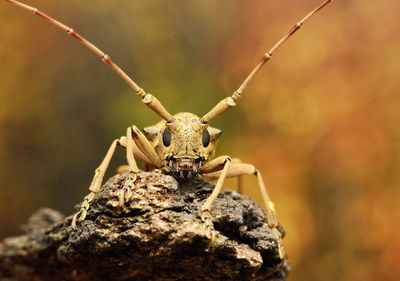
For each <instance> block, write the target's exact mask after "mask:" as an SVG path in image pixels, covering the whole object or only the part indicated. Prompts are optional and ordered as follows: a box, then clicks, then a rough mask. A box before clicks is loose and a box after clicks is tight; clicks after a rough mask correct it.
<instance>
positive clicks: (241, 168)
mask: <svg viewBox="0 0 400 281" xmlns="http://www.w3.org/2000/svg"><path fill="white" fill-rule="evenodd" d="M243 175H255V176H256V177H257V181H258V187H259V189H260V192H261V195H262V199H263V202H264V206H265V215H266V221H267V225H268V226H269V228H270V229H271V230H272V232H273V234H274V236H275V238H276V240H277V241H278V252H279V257H280V258H281V259H282V260H283V259H284V258H285V256H286V254H285V250H284V247H283V242H282V239H283V233H282V232H281V231H280V230H279V224H278V220H277V218H276V212H275V205H274V203H273V202H272V201H271V199H270V197H269V194H268V191H267V188H266V187H265V184H264V180H263V178H262V176H261V173H260V171H259V170H257V169H256V168H255V167H254V166H253V165H251V164H245V163H237V162H235V163H232V165H231V166H230V167H229V170H228V172H227V174H226V177H228V178H231V177H239V176H243ZM221 176H222V172H221V171H215V172H211V173H206V174H203V177H204V178H206V179H217V178H220V177H221Z"/></svg>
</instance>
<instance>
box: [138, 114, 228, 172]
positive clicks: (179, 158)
mask: <svg viewBox="0 0 400 281" xmlns="http://www.w3.org/2000/svg"><path fill="white" fill-rule="evenodd" d="M144 132H145V134H146V136H147V138H148V139H149V140H150V142H152V144H153V147H155V150H156V152H157V154H158V155H159V157H160V159H162V160H163V162H164V166H165V167H166V168H167V169H168V170H169V172H170V173H172V175H173V176H174V177H175V178H178V179H190V178H193V177H194V176H195V175H196V174H197V172H198V170H199V169H200V167H201V166H202V165H203V163H204V162H206V161H207V160H208V159H209V158H210V157H211V156H212V155H213V153H214V151H215V148H216V145H217V142H218V139H219V136H220V135H221V131H220V130H218V129H216V128H213V127H211V126H209V125H208V124H206V123H204V122H202V121H201V119H200V117H198V116H196V115H194V114H193V113H188V112H183V113H178V114H175V115H174V116H173V119H172V120H171V121H168V122H167V121H164V120H163V121H160V122H159V123H157V124H156V125H154V126H151V127H147V128H145V129H144Z"/></svg>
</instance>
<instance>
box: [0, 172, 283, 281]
mask: <svg viewBox="0 0 400 281" xmlns="http://www.w3.org/2000/svg"><path fill="white" fill-rule="evenodd" d="M138 176H139V177H138V180H137V181H136V183H135V186H134V187H133V195H132V197H131V198H130V200H128V202H125V203H124V204H123V206H122V207H121V206H120V199H119V192H120V190H121V189H122V187H123V185H124V182H125V178H126V174H122V175H116V176H114V177H112V178H110V179H109V180H108V181H107V182H106V183H105V184H104V186H103V187H102V189H101V192H99V193H98V194H97V195H96V196H95V198H94V200H93V201H92V203H91V205H90V209H89V211H88V214H87V217H86V219H85V221H83V222H81V223H80V224H79V225H78V227H77V229H76V230H73V229H72V228H71V226H70V225H71V219H72V217H71V216H69V217H66V218H65V217H64V216H63V215H62V214H60V213H59V212H57V211H55V210H51V209H41V210H39V211H37V212H36V213H35V214H33V215H32V216H31V217H30V219H29V221H28V224H27V226H25V227H24V230H25V232H26V233H25V234H24V235H21V236H18V237H12V238H6V239H5V240H3V241H2V243H1V244H0V279H1V280H138V281H139V280H160V281H161V280H276V281H278V280H285V276H286V274H287V272H288V271H289V266H288V263H287V260H285V261H283V262H281V261H280V260H279V254H278V251H277V242H276V240H275V237H274V235H273V234H272V232H271V230H270V229H269V228H268V226H267V225H266V223H265V216H264V212H263V211H262V209H261V208H260V207H258V206H257V205H256V204H255V203H254V202H253V201H251V200H250V199H248V198H247V197H245V196H242V195H240V194H238V193H237V192H235V191H224V192H222V193H221V194H220V195H219V196H218V198H217V200H216V201H215V203H214V205H213V209H212V215H213V218H214V225H215V229H216V230H217V232H218V235H217V237H216V241H215V243H214V244H213V245H212V244H211V243H210V240H209V239H207V237H206V235H205V232H204V230H203V227H202V224H201V220H200V218H199V210H200V206H201V205H202V204H203V203H204V201H205V199H206V198H207V197H208V195H209V194H210V193H211V191H212V190H213V188H214V185H213V184H212V183H210V182H208V181H205V180H202V179H197V180H195V181H193V182H188V183H180V184H178V182H176V180H175V179H174V178H172V177H171V176H167V175H163V174H161V173H159V172H140V174H139V175H138Z"/></svg>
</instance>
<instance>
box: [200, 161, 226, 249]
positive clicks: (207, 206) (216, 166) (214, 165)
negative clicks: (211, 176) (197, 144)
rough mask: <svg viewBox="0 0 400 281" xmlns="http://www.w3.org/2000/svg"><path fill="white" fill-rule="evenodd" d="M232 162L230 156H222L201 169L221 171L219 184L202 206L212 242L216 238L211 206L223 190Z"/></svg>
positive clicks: (207, 231)
mask: <svg viewBox="0 0 400 281" xmlns="http://www.w3.org/2000/svg"><path fill="white" fill-rule="evenodd" d="M230 164H231V158H230V157H229V156H220V157H217V158H216V159H214V160H212V161H210V162H208V163H207V164H205V165H204V166H203V167H202V168H201V169H200V173H208V172H213V171H218V170H219V171H220V175H219V178H218V181H217V184H216V185H215V187H214V190H213V192H212V193H211V195H210V196H209V197H208V198H207V200H206V202H205V203H204V204H203V206H201V214H200V216H201V221H202V222H203V226H204V229H205V231H206V236H207V237H208V238H209V239H211V240H212V242H214V239H215V232H214V224H213V221H212V215H211V206H212V204H213V202H214V201H215V199H216V198H217V196H218V194H219V193H220V192H221V189H222V186H223V184H224V181H225V178H226V175H227V172H228V169H229V165H230ZM221 167H222V170H221Z"/></svg>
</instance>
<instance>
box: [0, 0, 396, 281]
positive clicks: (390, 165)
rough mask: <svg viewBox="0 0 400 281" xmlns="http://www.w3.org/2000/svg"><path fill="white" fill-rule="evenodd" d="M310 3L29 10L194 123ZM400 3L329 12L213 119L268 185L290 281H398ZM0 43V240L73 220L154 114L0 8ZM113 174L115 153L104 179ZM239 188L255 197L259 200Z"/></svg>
mask: <svg viewBox="0 0 400 281" xmlns="http://www.w3.org/2000/svg"><path fill="white" fill-rule="evenodd" d="M318 2H319V1H316V0H313V1H310V0H298V1H266V0H264V1H263V0H252V1H245V0H235V1H233V0H231V1H227V0H222V1H215V0H206V1H201V0H193V1H183V0H179V1H178V0H176V1H154V0H151V1H149V0H147V1H144V0H141V1H114V2H112V1H105V0H100V1H78V0H71V1H48V0H47V1H45V0H41V1H35V3H34V4H33V5H35V6H38V7H39V8H40V9H42V10H44V11H45V12H47V13H49V14H50V15H52V16H54V17H55V18H57V19H59V20H61V21H63V22H65V23H66V24H67V25H71V26H72V27H74V29H75V30H77V31H78V32H80V33H81V34H82V35H84V36H86V37H87V38H89V39H90V40H92V41H93V42H94V43H95V44H97V45H98V46H99V47H100V48H101V49H103V50H104V51H105V52H106V53H109V54H110V55H111V56H112V57H113V59H114V60H115V61H116V62H117V63H118V64H120V66H121V67H122V68H123V69H124V70H126V72H127V73H128V74H131V75H132V77H133V79H134V80H135V81H136V82H137V83H139V85H141V86H142V87H144V88H145V89H146V90H147V91H149V92H151V93H153V94H155V95H156V96H157V97H158V98H159V99H160V100H161V101H162V102H163V103H164V104H165V105H166V107H167V108H168V109H169V110H170V111H171V112H173V113H176V112H180V111H191V112H194V113H196V114H203V113H205V112H207V110H208V109H210V108H211V106H213V105H214V104H215V103H216V102H217V101H219V100H220V99H221V98H223V97H225V96H226V95H228V94H231V93H232V92H233V91H234V90H235V89H236V87H238V85H239V84H240V83H241V81H242V80H243V79H244V78H245V76H246V75H247V73H248V72H249V71H250V70H251V68H252V67H253V66H254V65H255V63H256V62H257V61H258V59H259V58H260V57H261V55H262V54H263V53H264V52H265V51H266V49H267V48H268V47H269V46H271V45H272V44H273V43H274V42H275V41H276V40H277V39H278V38H279V37H280V36H282V35H283V34H284V33H285V32H286V31H287V30H288V29H289V28H290V26H291V25H292V24H293V23H294V22H295V21H296V20H298V19H299V17H300V16H302V15H303V14H305V12H307V11H308V10H310V9H311V8H313V7H314V6H315V5H316V4H317V3H318ZM399 8H400V3H399V2H398V1H395V0H388V1H384V2H377V1H375V2H373V1H362V0H354V1H334V2H333V3H332V4H331V6H330V7H329V8H328V9H326V10H324V11H323V12H322V13H321V14H319V15H317V16H316V17H315V18H313V19H312V20H311V21H310V22H309V23H308V24H306V25H305V26H304V28H303V30H301V31H300V33H299V34H296V35H295V36H294V37H293V38H292V39H291V40H290V41H289V42H288V43H287V44H286V45H285V46H284V47H283V48H282V49H281V50H279V51H278V52H277V53H276V55H274V58H273V60H272V61H271V62H270V63H268V65H267V66H266V67H265V69H263V70H262V71H261V72H260V74H259V75H258V76H257V78H256V80H255V81H254V83H252V84H251V85H250V86H249V88H248V89H247V92H246V93H245V95H244V97H243V99H242V100H241V101H240V103H239V106H238V107H237V108H235V109H234V110H232V111H231V112H229V113H226V114H225V115H223V116H221V117H219V118H218V119H217V120H215V123H213V124H214V125H216V126H217V127H219V128H222V129H223V130H224V135H223V138H222V141H221V143H220V147H219V151H218V152H219V153H220V154H222V153H223V154H229V155H232V156H234V157H239V158H241V159H242V160H243V161H245V162H249V163H253V164H255V165H256V166H258V167H259V169H260V170H261V171H262V172H263V174H264V177H265V179H266V182H267V183H268V186H269V192H270V193H271V195H272V198H273V200H274V201H275V203H276V205H277V210H278V215H279V218H280V221H281V223H282V224H283V225H284V226H285V227H286V229H287V232H288V235H287V237H286V238H285V242H286V246H287V251H288V253H289V255H290V258H291V263H292V265H293V273H292V274H291V277H290V280H335V281H336V280H349V281H350V280H351V281H355V280H364V281H365V280H366V281H368V280H396V277H397V276H399V275H400V264H399V262H398V260H400V254H399V253H400V251H399V249H400V238H399V235H398V233H397V232H396V230H398V229H399V227H400V216H399V212H400V207H399V206H400V205H399V203H400V202H399V195H400V194H399V193H400V189H399V183H400V173H399V164H400V149H399V148H400V145H399V144H400V143H399V141H400V129H399V121H400V110H399V109H400V94H399V92H400V80H399V79H398V76H399V73H400V52H399V51H400V37H399V36H397V34H399V31H400V30H399V29H400V19H399V17H398V9H399ZM0 38H1V43H0V62H1V64H0V218H1V219H0V236H1V237H4V236H7V235H12V234H17V233H18V232H19V230H18V228H19V226H20V225H21V224H22V223H23V222H24V221H25V219H26V218H27V216H28V215H29V214H30V213H32V212H33V211H35V210H36V209H37V208H39V207H41V206H49V207H53V208H56V209H59V210H61V211H63V212H64V213H68V214H69V213H72V212H73V206H74V204H76V203H77V202H79V201H80V200H81V199H82V197H83V196H84V194H86V193H87V187H88V184H89V182H90V180H91V178H92V175H93V171H94V169H95V168H96V167H97V165H98V164H99V163H100V161H101V160H102V157H104V154H105V152H106V150H107V149H108V146H109V144H110V143H111V142H112V140H113V139H114V138H116V137H119V136H121V135H123V134H124V132H125V129H126V127H127V126H129V125H131V124H135V125H138V126H140V127H143V126H146V125H149V124H152V123H154V122H156V121H157V116H156V115H155V114H153V113H152V112H150V111H149V110H148V109H147V108H146V107H144V106H143V105H142V104H141V102H140V100H139V99H138V98H137V97H136V96H135V95H134V94H133V93H132V91H131V90H130V89H129V88H128V87H127V86H126V85H125V84H124V82H122V81H121V79H120V78H119V77H117V76H116V75H115V74H114V73H113V72H112V71H111V70H110V69H108V68H107V67H106V66H104V65H102V63H101V62H100V61H99V60H98V58H97V57H95V56H94V55H93V54H91V53H90V52H88V51H87V50H85V49H84V48H82V47H81V46H79V44H78V43H77V42H75V41H74V40H72V39H71V38H68V37H67V36H66V35H65V34H62V32H60V31H59V30H57V29H55V28H54V27H51V26H49V25H48V24H47V23H45V22H43V21H41V20H40V19H39V18H35V17H33V16H32V15H30V14H29V13H27V12H24V11H22V10H19V9H17V8H15V7H12V6H11V5H9V4H7V3H5V2H4V1H3V3H1V9H0ZM122 163H124V153H123V152H122V151H119V152H118V153H117V155H116V157H115V159H114V160H113V162H112V165H111V167H110V171H109V173H108V175H111V174H112V173H113V170H114V169H115V168H116V167H117V166H118V165H119V164H122ZM229 184H230V185H232V184H234V181H230V182H229V183H228V185H229ZM255 184H256V182H255V180H254V179H252V178H246V179H245V185H246V186H247V187H250V186H253V187H254V186H256V185H255ZM247 192H248V194H250V195H251V196H252V197H253V198H256V199H257V200H258V201H259V202H260V198H259V194H258V192H257V190H255V189H250V188H248V190H247Z"/></svg>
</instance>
